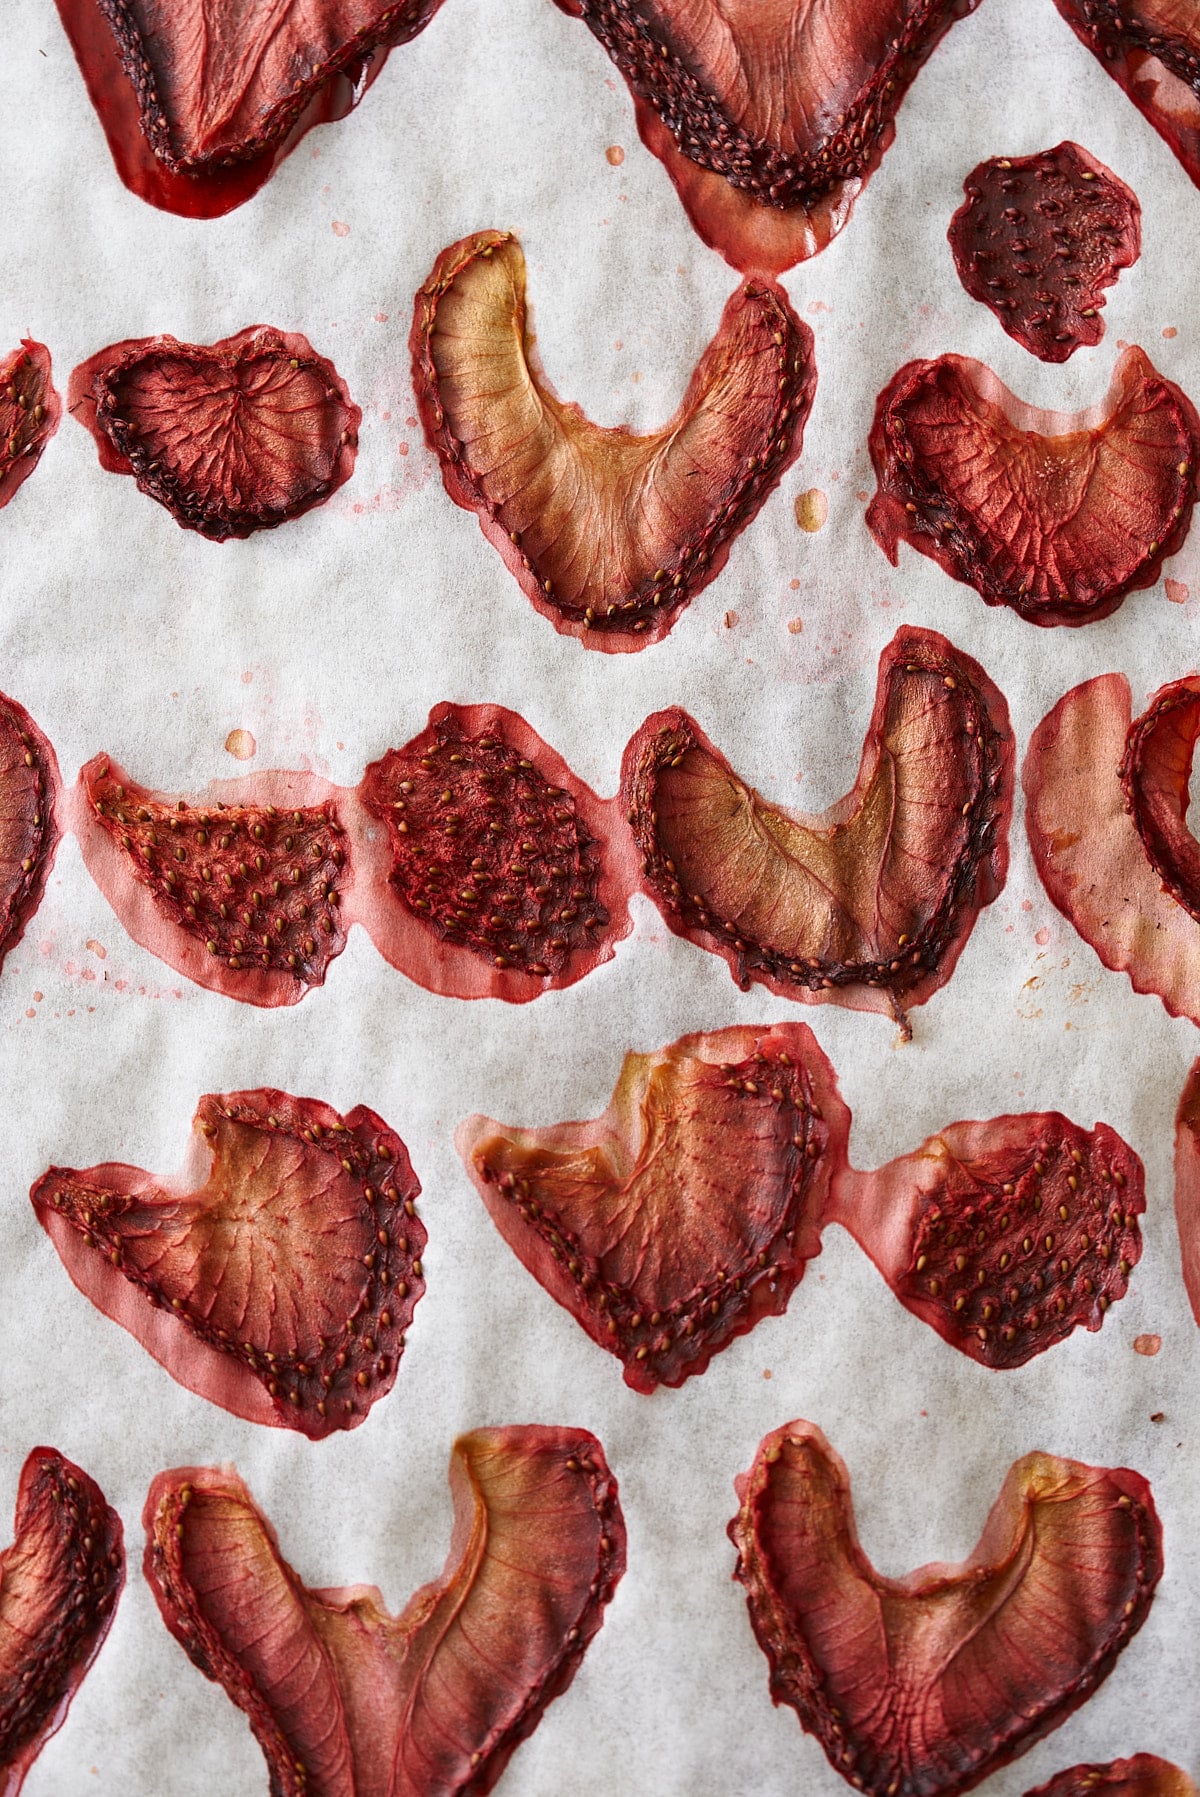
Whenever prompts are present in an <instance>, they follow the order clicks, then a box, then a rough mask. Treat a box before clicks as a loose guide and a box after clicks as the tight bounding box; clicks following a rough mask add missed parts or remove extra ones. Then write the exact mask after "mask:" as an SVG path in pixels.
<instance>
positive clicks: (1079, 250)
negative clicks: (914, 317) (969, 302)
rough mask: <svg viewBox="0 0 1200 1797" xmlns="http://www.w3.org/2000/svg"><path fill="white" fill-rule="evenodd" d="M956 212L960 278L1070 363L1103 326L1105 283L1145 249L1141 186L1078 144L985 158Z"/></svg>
mask: <svg viewBox="0 0 1200 1797" xmlns="http://www.w3.org/2000/svg"><path fill="white" fill-rule="evenodd" d="M963 192H964V193H965V194H966V196H967V197H966V199H965V200H964V201H963V204H962V205H961V206H960V207H959V209H958V211H957V212H956V213H955V214H954V217H953V218H952V219H951V220H950V230H949V232H948V236H949V239H950V248H951V249H952V250H953V252H954V266H955V267H956V268H957V270H958V278H959V280H960V281H961V282H962V284H963V286H964V287H965V288H966V290H967V292H968V293H969V294H970V295H971V298H972V299H977V300H982V302H983V304H984V305H985V306H987V307H989V308H990V310H991V311H992V312H994V313H995V315H996V317H997V318H998V319H999V321H1000V323H1001V324H1002V325H1003V326H1004V329H1005V330H1006V331H1007V332H1008V334H1009V336H1010V337H1015V338H1016V340H1017V342H1018V343H1019V344H1020V345H1021V346H1022V348H1024V349H1027V350H1029V351H1030V352H1031V354H1033V355H1035V356H1037V357H1039V358H1040V360H1041V361H1043V362H1065V361H1066V360H1067V357H1068V356H1071V355H1074V353H1075V351H1076V350H1077V349H1078V348H1079V347H1080V345H1081V344H1095V343H1099V341H1100V339H1101V337H1102V336H1103V335H1104V320H1103V319H1102V318H1101V317H1100V309H1101V307H1102V306H1103V305H1104V291H1103V290H1104V288H1106V287H1111V286H1112V284H1113V282H1114V281H1115V280H1116V278H1117V276H1118V275H1119V274H1120V272H1121V270H1122V269H1123V268H1131V267H1132V266H1133V264H1134V263H1135V262H1136V261H1137V259H1138V257H1139V256H1140V255H1141V253H1142V209H1141V207H1140V206H1139V204H1138V200H1137V195H1136V194H1135V193H1134V192H1133V191H1132V190H1131V189H1130V188H1128V187H1126V185H1125V183H1124V182H1123V181H1119V180H1118V179H1117V177H1116V175H1114V174H1113V172H1112V170H1111V169H1109V168H1105V166H1104V164H1103V163H1102V162H1098V161H1097V159H1096V158H1095V157H1094V156H1089V154H1088V152H1087V151H1086V150H1084V149H1081V148H1080V146H1079V145H1078V144H1076V143H1071V142H1070V141H1067V142H1065V143H1060V144H1056V145H1055V147H1054V149H1052V150H1041V151H1039V152H1038V154H1037V155H1036V156H1012V157H1009V156H998V157H993V158H992V159H991V160H990V161H988V162H981V163H980V164H979V166H978V168H974V169H972V170H971V173H970V174H969V175H968V176H967V178H966V180H965V181H964V182H963Z"/></svg>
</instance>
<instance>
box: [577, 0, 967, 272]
mask: <svg viewBox="0 0 1200 1797" xmlns="http://www.w3.org/2000/svg"><path fill="white" fill-rule="evenodd" d="M558 4H559V6H561V8H562V10H563V11H564V12H565V13H568V14H570V15H571V16H572V17H574V18H578V19H582V20H583V22H584V24H585V25H587V27H588V29H589V30H590V31H591V32H592V33H593V34H594V35H595V36H596V37H597V38H598V39H599V40H600V42H601V43H602V44H603V46H604V48H605V49H606V50H607V51H608V54H609V55H610V56H611V57H612V59H613V61H614V62H615V63H616V65H617V67H618V68H619V69H620V71H621V73H622V75H624V77H625V79H626V81H627V82H628V83H629V86H630V89H631V91H632V93H633V97H634V107H635V110H636V114H637V125H638V131H639V133H640V134H641V138H642V142H643V143H644V144H645V145H646V148H647V149H648V150H650V151H651V152H652V153H653V154H654V155H655V156H657V157H658V158H659V159H660V161H661V162H662V163H663V164H664V166H665V167H666V170H667V173H668V174H669V175H670V177H671V180H672V181H673V182H674V184H675V187H676V190H677V192H678V194H679V197H680V199H681V200H682V201H683V204H684V207H685V208H686V210H687V215H688V217H689V218H690V219H691V221H692V224H693V226H694V227H695V229H696V230H697V231H698V232H699V234H700V236H701V237H702V238H703V239H704V241H705V243H708V244H711V245H712V247H713V248H714V249H716V250H719V251H720V253H721V255H722V256H724V257H725V260H726V261H727V262H731V263H732V264H733V266H734V267H735V268H739V269H765V270H767V271H769V272H770V273H772V274H778V273H781V272H782V271H783V270H784V269H785V268H791V267H792V265H793V264H794V263H796V262H801V261H804V260H805V258H806V257H809V256H815V255H816V254H817V252H818V251H819V250H823V249H824V248H825V246H826V244H827V243H828V242H829V241H830V239H831V238H832V237H834V236H836V234H837V233H838V232H839V231H840V230H841V229H842V227H843V225H844V224H845V223H846V220H847V219H848V218H849V216H850V211H851V208H852V206H853V204H854V201H855V199H856V198H857V197H858V195H859V194H860V193H861V191H862V189H863V188H864V187H865V186H866V184H867V181H868V180H869V178H870V176H871V175H872V174H873V172H874V171H875V169H877V168H878V167H879V164H880V162H881V160H882V158H883V153H884V151H885V150H886V149H887V148H888V146H889V145H890V143H891V141H892V139H893V137H894V136H895V134H896V130H895V118H896V113H897V111H898V110H899V107H900V102H901V101H902V100H903V98H904V96H905V93H906V92H907V91H908V87H909V84H910V82H911V81H912V79H913V77H914V76H915V75H916V74H917V73H918V71H919V70H920V68H921V66H922V64H923V63H924V62H925V60H926V58H927V57H928V56H929V55H930V53H931V52H932V51H933V49H934V48H935V46H936V45H937V44H938V43H939V42H940V40H941V39H942V38H943V37H944V36H945V34H946V32H947V31H948V30H949V29H950V27H951V25H953V24H954V22H955V20H956V19H961V18H963V17H964V16H965V15H966V14H967V13H969V12H971V11H972V10H973V9H974V7H975V5H976V4H977V0H833V4H829V5H825V6H822V7H812V6H806V5H804V4H802V3H801V0H783V3H782V4H778V5H772V6H764V5H763V4H762V0H558Z"/></svg>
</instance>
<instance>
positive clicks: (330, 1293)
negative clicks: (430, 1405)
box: [30, 1090, 426, 1441]
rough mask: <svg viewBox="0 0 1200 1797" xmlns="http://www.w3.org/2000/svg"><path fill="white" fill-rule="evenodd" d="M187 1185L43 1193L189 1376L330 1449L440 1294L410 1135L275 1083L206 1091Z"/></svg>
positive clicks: (51, 1183) (90, 1269)
mask: <svg viewBox="0 0 1200 1797" xmlns="http://www.w3.org/2000/svg"><path fill="white" fill-rule="evenodd" d="M193 1130H194V1135H193V1153H192V1158H191V1163H190V1165H189V1166H188V1168H187V1169H186V1170H185V1173H184V1175H183V1176H182V1177H181V1178H179V1179H177V1180H170V1181H167V1180H162V1179H159V1178H158V1177H157V1176H156V1175H154V1174H153V1173H145V1172H143V1171H142V1169H141V1168H140V1167H130V1166H127V1165H124V1164H123V1163H120V1162H108V1163H106V1164H105V1165H103V1166H99V1167H88V1168H87V1169H86V1170H84V1171H82V1172H78V1171H76V1170H75V1169H74V1168H73V1167H51V1168H50V1170H49V1172H47V1173H43V1174H42V1176H41V1178H40V1179H39V1180H38V1181H37V1182H36V1184H35V1185H34V1186H33V1189H32V1190H31V1192H30V1198H31V1200H32V1202H33V1207H34V1210H35V1211H36V1212H37V1216H38V1220H39V1222H40V1223H41V1224H42V1227H43V1228H44V1229H45V1230H46V1233H47V1234H48V1235H49V1237H50V1239H51V1241H52V1242H53V1243H54V1246H55V1247H56V1248H57V1250H58V1253H59V1256H60V1258H61V1260H62V1262H63V1265H64V1266H65V1267H66V1269H67V1271H68V1273H69V1274H70V1275H71V1278H72V1279H73V1280H74V1282H75V1284H76V1285H77V1286H78V1287H79V1289H80V1291H81V1292H83V1294H84V1296H85V1297H88V1298H90V1299H91V1301H92V1303H93V1304H95V1305H96V1307H97V1308H98V1309H99V1310H102V1311H103V1312H104V1314H105V1315H106V1316H109V1317H112V1319H113V1321H114V1322H117V1323H120V1324H121V1326H122V1327H123V1328H125V1329H128V1331H129V1333H130V1334H131V1335H132V1336H134V1337H135V1339H136V1340H137V1341H139V1342H140V1343H141V1344H142V1346H143V1347H144V1348H145V1349H147V1351H148V1352H149V1353H151V1354H153V1356H154V1358H155V1359H156V1360H157V1361H159V1362H160V1363H161V1364H162V1365H163V1366H165V1367H166V1369H167V1371H168V1372H169V1373H170V1374H171V1376H172V1378H173V1379H177V1380H178V1381H179V1383H180V1384H181V1385H185V1386H186V1387H187V1388H188V1390H189V1391H194V1392H197V1393H199V1395H200V1396H201V1397H203V1398H208V1399H209V1400H210V1401H211V1402H212V1403H214V1404H220V1405H221V1406H222V1407H223V1408H224V1409H226V1410H230V1411H232V1412H233V1414H234V1415H235V1416H241V1417H245V1418H246V1420H247V1421H248V1422H252V1423H269V1424H273V1425H275V1426H278V1427H281V1428H287V1429H299V1430H301V1431H302V1432H303V1433H304V1434H305V1435H307V1436H308V1437H309V1438H310V1439H311V1440H313V1441H319V1440H322V1439H323V1438H324V1437H325V1436H326V1435H330V1434H332V1433H333V1432H334V1430H337V1429H354V1428H357V1426H358V1424H359V1423H361V1422H362V1421H363V1420H364V1418H365V1417H366V1415H367V1412H368V1411H369V1410H370V1408H371V1406H372V1404H374V1403H376V1402H377V1401H378V1399H380V1398H382V1397H386V1395H387V1393H388V1392H389V1391H390V1390H391V1389H392V1385H393V1384H394V1382H395V1378H396V1373H397V1371H398V1370H399V1364H400V1356H401V1354H402V1353H403V1351H404V1340H405V1332H406V1330H407V1329H408V1327H409V1325H410V1324H411V1322H412V1317H413V1311H414V1310H415V1309H416V1306H417V1304H418V1302H419V1301H420V1298H421V1296H422V1294H423V1292H424V1290H425V1280H424V1277H423V1274H422V1270H421V1254H422V1252H423V1250H424V1247H425V1241H426V1234H425V1227H424V1225H423V1224H422V1222H421V1220H420V1218H419V1217H418V1216H417V1215H416V1200H417V1196H418V1194H419V1193H420V1190H421V1187H420V1182H419V1181H418V1179H417V1177H416V1175H415V1174H414V1172H413V1170H412V1165H411V1163H410V1161H409V1158H408V1151H407V1150H406V1148H405V1146H404V1143H403V1142H402V1141H401V1140H400V1137H399V1136H398V1135H396V1134H395V1132H394V1131H393V1130H390V1129H389V1128H388V1126H387V1124H386V1123H385V1122H384V1121H383V1119H382V1117H378V1116H376V1114H375V1112H374V1111H369V1110H367V1109H366V1108H365V1106H362V1105H360V1106H359V1107H358V1108H357V1109H356V1110H353V1111H351V1112H350V1113H349V1115H348V1116H346V1117H341V1116H339V1114H338V1113H337V1111H335V1110H333V1109H332V1108H331V1107H330V1106H329V1105H327V1104H322V1103H320V1101H319V1100H317V1099H315V1098H292V1097H289V1095H288V1094H287V1093H286V1092H276V1091H270V1090H263V1091H256V1092H232V1093H228V1094H226V1095H224V1096H220V1097H217V1096H206V1097H204V1098H202V1099H201V1100H200V1102H199V1105H198V1106H197V1109H196V1117H195V1122H194V1124H193Z"/></svg>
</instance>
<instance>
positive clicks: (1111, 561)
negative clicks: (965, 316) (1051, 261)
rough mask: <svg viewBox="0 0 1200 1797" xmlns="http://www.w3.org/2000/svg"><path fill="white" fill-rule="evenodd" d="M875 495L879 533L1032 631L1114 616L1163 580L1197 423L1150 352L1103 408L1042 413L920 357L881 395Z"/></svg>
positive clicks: (1193, 460)
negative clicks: (1015, 615)
mask: <svg viewBox="0 0 1200 1797" xmlns="http://www.w3.org/2000/svg"><path fill="white" fill-rule="evenodd" d="M870 451H871V460H872V462H873V463H874V466H875V478H876V480H877V481H878V483H879V485H878V491H877V492H876V494H875V497H874V499H873V500H872V501H871V504H870V506H869V507H868V510H867V525H868V527H869V528H870V530H871V532H872V533H873V535H874V537H875V540H876V542H877V543H878V544H879V546H880V548H881V549H882V550H883V552H884V554H885V555H886V556H887V557H888V560H889V561H891V562H892V563H893V564H894V563H895V562H896V561H897V560H898V547H899V544H900V542H901V540H903V541H905V542H907V543H911V545H912V547H913V548H914V549H919V550H920V551H921V553H922V555H928V556H930V557H931V558H932V559H933V560H934V561H936V562H937V563H938V564H939V565H940V566H941V567H943V568H944V569H945V570H946V573H947V574H949V575H950V576H951V577H952V578H953V579H955V580H961V581H965V582H966V583H967V585H968V586H973V587H974V588H975V590H976V592H977V593H978V594H979V595H980V597H981V598H982V599H983V600H985V601H986V603H987V604H988V605H1008V606H1011V607H1012V609H1013V610H1014V611H1016V612H1019V613H1020V615H1021V616H1022V617H1023V618H1026V619H1027V620H1028V621H1029V622H1030V623H1032V624H1086V623H1090V622H1091V621H1092V620H1094V619H1096V618H1106V617H1108V615H1109V613H1110V612H1113V611H1115V610H1116V608H1117V606H1118V605H1120V603H1121V601H1122V599H1124V597H1125V595H1126V594H1127V593H1129V592H1132V591H1133V590H1134V589H1135V588H1137V587H1147V586H1153V584H1154V582H1155V581H1156V580H1157V579H1158V576H1159V574H1160V572H1161V570H1162V564H1163V562H1164V560H1165V559H1166V557H1167V556H1169V555H1174V553H1175V551H1176V550H1177V549H1179V548H1180V547H1181V546H1182V543H1183V540H1184V537H1185V536H1186V535H1187V530H1188V526H1189V524H1190V523H1191V517H1192V506H1193V503H1194V501H1195V497H1196V464H1197V459H1198V457H1200V419H1198V418H1197V416H1196V411H1195V408H1194V407H1193V405H1192V403H1191V401H1190V400H1189V399H1188V398H1187V396H1186V394H1184V393H1182V392H1181V391H1180V389H1179V388H1178V387H1176V386H1175V385H1174V383H1173V382H1171V381H1167V380H1164V379H1163V377H1162V376H1161V375H1160V374H1157V373H1156V372H1155V370H1154V369H1153V368H1152V367H1151V365H1150V362H1149V360H1148V359H1147V357H1146V355H1145V353H1144V352H1143V351H1142V350H1140V349H1136V348H1134V349H1127V350H1126V351H1125V352H1124V354H1123V355H1122V357H1121V360H1120V361H1119V362H1118V364H1117V368H1116V373H1115V374H1114V375H1113V380H1112V385H1111V386H1110V388H1109V390H1108V393H1107V395H1106V397H1105V399H1104V400H1103V401H1102V402H1101V404H1100V405H1099V406H1098V407H1096V408H1095V409H1093V410H1092V411H1090V412H1080V413H1075V414H1069V413H1061V412H1039V411H1037V410H1035V409H1034V408H1033V407H1032V406H1027V405H1025V404H1023V402H1022V401H1021V400H1019V399H1017V398H1016V396H1015V395H1014V394H1012V393H1010V392H1009V391H1008V388H1007V387H1004V386H1002V385H1001V383H1000V381H999V380H998V379H997V377H996V376H995V375H994V374H993V373H992V371H991V369H990V368H986V367H985V366H984V365H983V363H981V362H972V361H970V360H969V359H968V358H967V357H964V356H939V357H938V358H937V360H936V361H931V362H908V363H906V364H905V366H904V367H903V368H902V369H901V370H900V372H899V373H898V374H896V375H894V376H893V377H892V379H891V381H890V382H889V383H888V385H887V386H886V387H885V388H884V390H883V392H882V393H881V394H880V395H879V399H878V402H877V404H876V407H875V422H874V424H873V425H872V427H871V436H870Z"/></svg>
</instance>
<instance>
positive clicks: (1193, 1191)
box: [1175, 1060, 1200, 1324]
mask: <svg viewBox="0 0 1200 1797" xmlns="http://www.w3.org/2000/svg"><path fill="white" fill-rule="evenodd" d="M1175 1222H1176V1225H1177V1227H1178V1230H1179V1248H1180V1254H1181V1256H1182V1260H1183V1283H1184V1285H1185V1287H1186V1288H1187V1295H1188V1300H1189V1302H1190V1303H1191V1306H1192V1315H1193V1316H1194V1317H1195V1319H1196V1322H1197V1324H1200V1060H1196V1061H1193V1062H1192V1066H1191V1071H1190V1072H1189V1073H1188V1076H1187V1079H1186V1080H1185V1081H1184V1087H1183V1091H1182V1092H1181V1094H1180V1097H1179V1107H1178V1109H1177V1110H1176V1112H1175Z"/></svg>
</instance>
